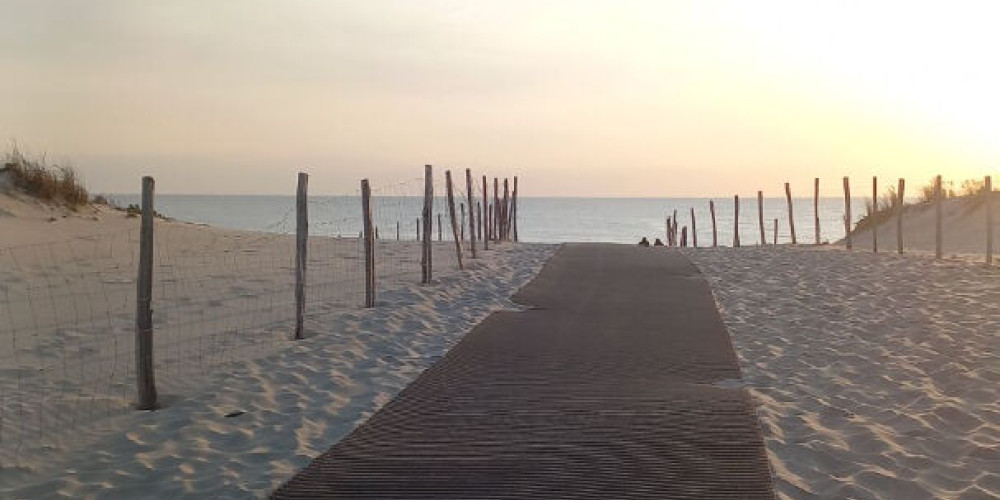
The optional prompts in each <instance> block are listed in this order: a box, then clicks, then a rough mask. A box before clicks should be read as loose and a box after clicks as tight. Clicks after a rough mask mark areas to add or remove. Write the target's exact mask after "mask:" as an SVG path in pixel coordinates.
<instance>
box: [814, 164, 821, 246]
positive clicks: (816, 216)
mask: <svg viewBox="0 0 1000 500" xmlns="http://www.w3.org/2000/svg"><path fill="white" fill-rule="evenodd" d="M813 222H814V223H815V226H814V227H815V230H816V244H817V245H819V243H820V236H819V177H817V178H816V179H815V182H813Z"/></svg>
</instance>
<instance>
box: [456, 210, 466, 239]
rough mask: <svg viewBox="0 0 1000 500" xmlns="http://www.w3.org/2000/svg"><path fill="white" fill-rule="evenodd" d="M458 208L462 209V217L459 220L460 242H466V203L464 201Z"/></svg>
mask: <svg viewBox="0 0 1000 500" xmlns="http://www.w3.org/2000/svg"><path fill="white" fill-rule="evenodd" d="M458 208H460V209H462V215H461V217H460V218H459V224H458V231H459V233H458V237H459V239H460V241H465V202H464V201H460V202H458Z"/></svg>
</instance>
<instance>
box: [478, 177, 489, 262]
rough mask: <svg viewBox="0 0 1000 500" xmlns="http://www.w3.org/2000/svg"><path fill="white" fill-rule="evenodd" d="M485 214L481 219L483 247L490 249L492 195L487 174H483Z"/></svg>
mask: <svg viewBox="0 0 1000 500" xmlns="http://www.w3.org/2000/svg"><path fill="white" fill-rule="evenodd" d="M482 209H483V215H482V217H480V220H482V221H483V249H484V250H489V249H490V197H489V192H488V188H487V181H486V176H485V175H484V176H483V207H482Z"/></svg>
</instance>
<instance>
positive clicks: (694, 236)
mask: <svg viewBox="0 0 1000 500" xmlns="http://www.w3.org/2000/svg"><path fill="white" fill-rule="evenodd" d="M691 246H693V247H695V248H698V223H697V221H695V219H694V207H691Z"/></svg>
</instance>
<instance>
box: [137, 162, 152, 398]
mask: <svg viewBox="0 0 1000 500" xmlns="http://www.w3.org/2000/svg"><path fill="white" fill-rule="evenodd" d="M155 186H156V183H155V182H154V181H153V178H152V177H143V178H142V214H141V215H142V219H141V222H140V226H139V275H138V277H137V279H136V300H135V306H136V311H135V312H136V314H135V368H136V370H135V371H136V385H137V388H138V396H139V398H138V399H139V401H138V402H137V404H136V408H138V409H140V410H155V409H156V407H157V397H156V377H155V375H154V373H153V215H154V213H155V210H156V208H155V206H156V205H155V204H154V203H153V193H154V191H155Z"/></svg>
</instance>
